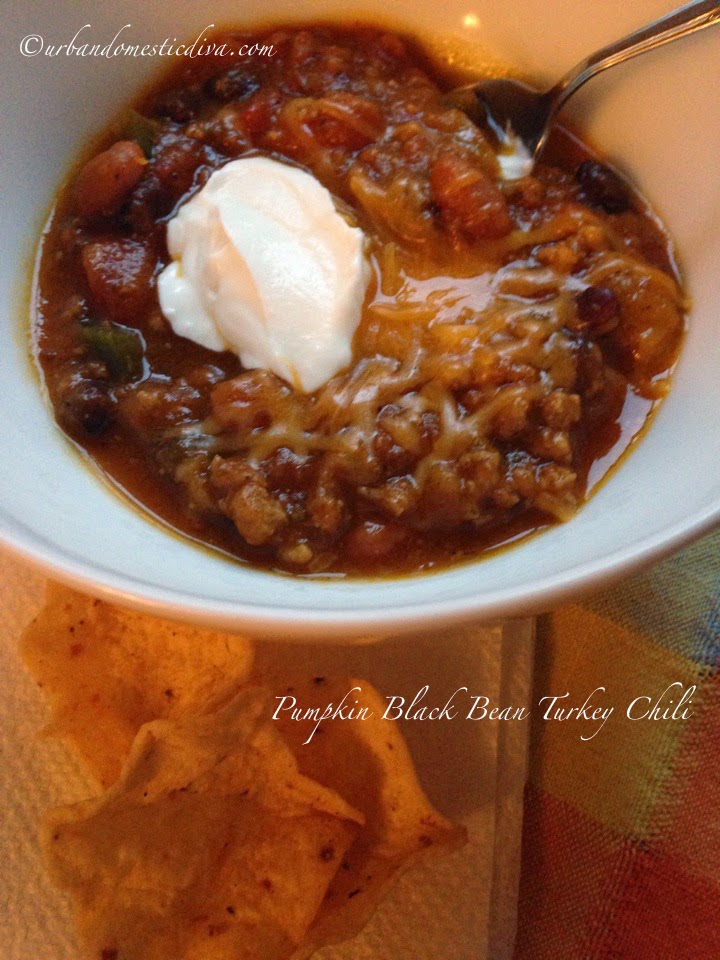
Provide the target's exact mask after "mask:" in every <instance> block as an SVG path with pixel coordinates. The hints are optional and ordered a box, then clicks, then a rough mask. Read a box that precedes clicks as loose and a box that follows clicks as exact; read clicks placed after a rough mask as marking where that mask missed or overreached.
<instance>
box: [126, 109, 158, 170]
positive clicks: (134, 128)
mask: <svg viewBox="0 0 720 960" xmlns="http://www.w3.org/2000/svg"><path fill="white" fill-rule="evenodd" d="M159 132H160V128H159V126H158V124H157V122H156V121H155V120H151V119H150V117H145V116H143V115H142V113H138V112H137V110H133V109H132V108H131V107H130V108H128V109H127V110H126V111H125V113H124V115H123V122H122V136H123V137H124V138H125V139H126V140H134V141H135V142H136V143H137V144H138V146H139V147H140V149H141V150H142V152H143V153H144V154H145V156H146V157H147V158H148V159H149V158H150V157H151V156H152V152H153V147H154V146H155V141H156V140H157V138H158V134H159Z"/></svg>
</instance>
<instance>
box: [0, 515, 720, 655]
mask: <svg viewBox="0 0 720 960" xmlns="http://www.w3.org/2000/svg"><path fill="white" fill-rule="evenodd" d="M18 526H19V525H18ZM716 527H717V528H720V502H718V503H716V504H712V505H710V506H709V507H707V508H706V509H704V510H701V511H698V512H697V513H696V514H694V515H693V516H692V517H691V518H690V519H689V520H685V521H682V522H678V523H676V524H674V525H673V526H671V527H669V528H666V529H663V530H661V531H660V532H658V533H656V534H654V535H651V536H648V537H645V538H643V539H641V540H639V541H638V542H637V543H635V544H634V545H633V546H632V547H631V548H630V549H619V550H615V551H614V552H613V553H611V554H609V555H607V554H605V555H602V556H601V557H599V558H597V559H593V560H589V561H587V562H585V563H583V564H580V565H578V566H577V567H576V568H575V569H574V571H573V573H572V575H570V576H567V575H552V576H547V577H541V578H540V579H539V580H537V581H536V582H534V583H533V584H529V585H526V586H524V587H520V588H504V589H499V590H494V591H493V592H491V593H488V594H482V593H481V594H479V595H477V597H475V596H474V595H473V594H469V595H465V596H461V597H452V598H446V599H442V598H441V599H436V600H432V601H427V602H421V603H412V604H410V603H390V604H389V605H387V606H385V605H383V606H379V605H374V606H373V608H372V609H369V608H368V607H367V606H362V607H359V608H357V609H344V610H342V609H341V610H337V609H330V608H327V607H325V608H324V607H322V606H321V605H319V606H317V607H314V608H313V609H312V611H310V610H308V609H307V608H303V607H295V606H289V607H278V606H274V605H272V604H267V605H265V604H262V603H260V604H257V603H243V602H242V601H232V602H231V601H223V600H208V599H204V598H203V597H202V596H200V595H197V594H184V593H182V592H180V591H177V590H172V589H169V588H166V587H159V586H152V587H149V586H148V585H147V584H146V583H144V582H143V581H141V580H134V579H133V578H132V577H130V576H125V575H122V574H119V573H117V572H115V571H111V570H109V569H108V568H106V567H105V568H103V567H99V566H96V565H95V564H91V563H85V562H82V561H80V560H78V559H77V558H76V557H74V556H71V555H70V554H68V553H67V552H65V551H64V550H63V549H62V548H58V547H56V546H55V545H54V544H50V543H47V544H42V545H41V544H38V543H37V542H36V537H35V535H34V534H33V533H32V532H29V534H30V535H29V536H27V533H26V531H25V530H24V529H23V528H22V526H19V530H18V529H16V530H15V531H9V530H7V529H5V528H3V526H2V516H0V541H2V542H3V544H4V545H5V546H6V547H7V548H8V549H9V550H10V552H11V553H13V554H15V555H16V556H17V557H19V558H21V559H22V560H24V561H26V562H28V563H30V564H31V565H33V566H35V567H39V568H40V569H41V570H42V571H43V572H44V573H45V574H46V575H47V576H48V577H51V578H53V579H56V580H58V581H60V582H61V583H64V584H66V585H67V586H70V587H74V588H76V589H78V590H82V591H84V592H86V593H90V594H92V595H94V596H98V597H100V598H101V599H104V600H107V601H109V602H111V603H117V604H120V605H121V606H127V607H131V608H133V609H136V610H140V611H141V612H143V613H148V614H151V615H154V616H159V617H166V618H168V619H171V620H182V621H184V622H187V623H194V624H196V625H202V626H205V627H208V628H214V629H218V630H227V631H230V632H248V633H251V634H253V635H254V636H258V637H267V638H273V639H284V640H291V641H292V640H297V641H304V642H307V641H308V640H315V641H318V642H323V643H332V642H342V641H347V640H355V641H357V642H361V641H364V642H369V641H374V640H378V639H385V638H387V637H389V636H393V635H398V634H404V633H411V632H413V631H415V632H417V631H419V630H423V631H424V630H427V629H428V628H435V627H438V626H441V625H451V624H460V623H463V622H467V621H476V622H489V621H493V620H499V619H503V618H506V617H522V616H530V615H535V614H538V613H541V612H543V611H545V610H548V609H550V608H551V607H554V606H556V605H557V604H559V603H562V602H563V601H565V600H567V599H568V598H569V597H571V596H572V597H573V598H575V599H577V598H580V597H581V596H583V595H586V594H588V593H592V592H596V591H598V590H599V589H601V588H603V587H608V586H610V585H611V584H612V583H614V582H616V581H618V580H619V579H620V578H621V577H623V576H626V575H629V574H631V573H633V572H635V571H636V570H638V569H640V568H642V567H644V566H647V565H649V564H651V563H653V562H656V561H658V560H661V559H663V558H664V557H666V556H668V555H669V554H671V553H674V552H676V551H677V550H680V549H681V548H682V547H684V546H686V545H688V544H689V543H691V542H692V541H693V540H695V539H697V538H699V537H701V536H702V535H703V534H706V533H710V532H711V531H712V530H713V529H715V528H716ZM539 536H542V533H541V534H539ZM491 556H492V555H491V554H490V555H488V556H487V557H484V558H483V557H480V558H479V559H478V560H476V561H471V562H470V563H468V564H467V566H468V567H473V566H475V567H480V565H481V564H482V563H483V562H487V560H488V559H491ZM434 575H436V574H433V573H431V572H430V573H427V574H420V575H419V578H423V577H426V576H427V577H432V576H434ZM365 582H370V583H372V581H365ZM392 582H393V580H392V578H378V581H377V583H378V586H380V588H382V585H383V584H388V585H389V584H391V583H392ZM331 583H332V582H331V581H328V586H330V588H331ZM318 600H320V597H318Z"/></svg>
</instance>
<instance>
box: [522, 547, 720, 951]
mask: <svg viewBox="0 0 720 960" xmlns="http://www.w3.org/2000/svg"><path fill="white" fill-rule="evenodd" d="M670 684H679V685H678V686H675V687H672V688H671V689H670V690H669V691H668V692H667V693H666V695H665V697H664V698H663V701H662V703H661V705H660V708H659V709H658V711H657V712H658V713H660V714H662V713H663V711H664V710H665V709H667V708H668V707H669V712H670V714H671V712H672V705H670V699H673V700H674V704H675V706H677V705H678V701H679V700H680V697H681V695H682V692H683V691H684V690H689V689H690V688H692V687H693V686H694V687H695V690H694V691H693V692H692V697H691V699H692V702H691V703H690V704H689V705H688V703H687V701H686V703H685V706H683V707H682V708H681V710H680V711H679V713H680V714H682V713H685V712H686V719H672V718H668V717H666V718H664V719H662V718H661V719H642V720H633V719H629V718H628V717H627V715H626V711H627V708H628V706H629V705H630V704H631V703H632V702H633V701H634V700H635V699H636V698H638V697H642V696H645V697H651V698H652V699H651V700H638V701H637V702H636V703H635V705H634V706H633V708H632V709H631V711H630V714H631V716H640V715H642V714H644V713H646V712H647V711H648V710H650V709H651V708H652V706H654V705H655V702H656V700H657V699H658V697H660V695H661V694H662V693H663V692H664V691H667V690H668V688H669V687H670ZM599 687H604V688H605V690H604V691H601V690H597V688H599ZM593 691H595V692H594V694H593V696H592V698H591V707H592V706H599V707H605V708H607V707H610V706H612V707H613V708H614V709H613V712H612V715H610V716H609V718H608V719H607V721H606V722H605V723H604V724H602V726H601V723H602V718H601V716H600V715H599V714H598V717H599V719H598V720H596V721H593V720H585V719H573V718H572V717H571V718H570V719H563V720H559V719H555V718H553V716H552V712H551V718H549V719H545V718H544V713H545V710H546V708H547V707H548V706H553V705H552V704H551V702H550V701H548V700H544V701H543V702H542V703H541V704H540V706H539V707H538V706H537V704H538V701H539V700H540V698H541V697H546V696H561V695H563V694H565V693H566V692H568V693H569V696H568V697H567V698H564V699H563V700H562V701H561V700H558V701H557V704H556V705H555V706H557V707H561V706H563V705H565V706H580V705H581V704H583V703H584V701H585V699H586V697H587V695H589V694H591V693H593ZM534 702H535V707H534V716H533V727H532V741H531V742H532V749H531V772H530V782H529V785H528V787H527V792H526V800H525V824H524V832H523V861H522V863H523V866H522V879H521V889H520V904H519V932H518V939H517V944H516V950H515V960H720V532H718V533H715V534H713V535H711V536H710V537H707V538H705V539H704V540H702V541H700V542H699V543H697V544H696V545H695V546H693V547H692V548H690V549H689V550H687V551H685V552H684V553H682V554H680V555H678V556H676V557H674V558H672V559H670V560H667V561H665V562H664V563H662V564H660V565H658V566H657V567H655V568H654V569H652V570H650V571H648V572H646V573H643V574H641V575H640V576H637V577H634V578H631V579H628V580H626V581H625V582H624V583H622V584H621V585H620V586H619V587H617V588H615V589H613V590H611V591H608V592H605V593H602V594H600V595H597V596H595V597H593V598H592V599H590V600H588V601H587V602H585V603H583V604H582V605H578V606H564V607H560V608H558V609H557V610H555V611H554V612H552V613H551V614H549V615H548V616H546V617H543V618H541V620H540V623H539V630H538V650H537V680H536V691H535V697H534ZM590 712H591V711H590ZM594 731H597V732H596V733H595V735H594V736H591V735H592V734H593V732H594ZM581 736H585V737H586V739H585V740H583V739H581Z"/></svg>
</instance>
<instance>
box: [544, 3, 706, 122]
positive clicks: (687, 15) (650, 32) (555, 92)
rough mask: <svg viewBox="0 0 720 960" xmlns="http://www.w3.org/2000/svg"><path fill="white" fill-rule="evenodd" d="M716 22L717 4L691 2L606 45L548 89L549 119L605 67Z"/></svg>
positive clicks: (605, 68)
mask: <svg viewBox="0 0 720 960" xmlns="http://www.w3.org/2000/svg"><path fill="white" fill-rule="evenodd" d="M718 22H720V2H718V0H693V2H692V3H686V4H685V5H684V6H682V7H679V8H678V9H677V10H673V11H672V12H671V13H668V14H666V15H665V16H664V17H660V19H659V20H654V21H653V22H652V23H650V24H648V25H647V26H646V27H642V28H641V29H640V30H636V31H635V32H634V33H630V34H628V36H626V37H623V38H622V40H618V41H616V42H615V43H611V44H609V45H608V46H607V47H603V48H602V49H601V50H598V51H596V52H595V53H593V54H591V55H590V56H589V57H587V58H586V59H585V60H583V61H582V62H581V63H579V64H577V66H575V67H573V69H572V70H570V71H568V73H566V74H565V76H564V77H563V78H562V79H561V80H560V81H559V82H558V83H557V84H556V85H555V86H554V87H553V88H552V90H551V91H549V93H550V94H551V95H552V99H553V110H552V113H553V115H554V114H555V113H557V111H558V110H559V109H560V107H561V106H562V105H563V103H565V101H566V100H567V98H568V97H569V96H570V95H571V94H573V93H574V92H575V91H576V90H577V89H578V88H579V87H581V86H582V85H583V84H584V83H586V82H587V81H588V80H589V79H590V78H591V77H594V76H596V75H597V74H598V73H601V72H602V71H603V70H607V69H608V67H614V66H615V65H616V64H618V63H623V62H624V61H625V60H629V59H630V58H631V57H636V56H638V54H641V53H647V51H648V50H655V49H656V48H657V47H660V46H662V45H663V44H665V43H669V42H670V41H671V40H677V39H679V38H680V37H685V36H688V35H689V34H691V33H695V31H696V30H703V29H704V28H705V27H710V26H712V25H713V24H715V23H718Z"/></svg>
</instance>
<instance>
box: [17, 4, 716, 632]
mask: <svg viewBox="0 0 720 960" xmlns="http://www.w3.org/2000/svg"><path fill="white" fill-rule="evenodd" d="M387 7H388V4H387V3H386V2H385V0H367V2H365V3H364V4H363V5H362V6H361V7H357V6H354V5H352V6H351V5H350V4H349V3H342V2H341V0H335V2H330V0H325V2H323V0H304V3H303V5H302V16H303V18H305V19H307V20H311V19H313V18H323V17H328V16H332V17H334V18H335V19H337V18H341V17H345V18H348V17H350V16H353V15H358V14H360V15H363V18H364V19H371V20H373V19H375V20H377V19H378V18H384V16H385V11H386V8H387ZM667 9H668V6H667V3H666V2H665V0H640V2H636V3H633V4H628V3H625V2H621V0H584V2H583V3H582V4H577V3H576V2H575V0H505V2H504V3H502V4H499V3H497V2H496V0H445V2H444V3H443V4H437V3H433V2H431V0H396V2H395V3H394V4H393V5H392V13H393V17H394V18H395V19H394V22H392V21H391V22H390V25H396V26H398V27H399V28H401V29H405V30H408V31H409V32H415V33H418V34H419V35H420V36H422V35H423V34H424V35H426V36H428V35H429V36H432V37H433V38H434V41H435V43H436V44H437V45H438V46H439V47H440V48H441V49H445V50H447V51H454V52H455V53H457V51H458V50H460V51H461V52H462V51H464V53H462V56H463V59H464V60H465V61H466V62H470V61H471V60H472V59H473V57H477V58H478V59H479V60H482V59H483V58H484V52H485V51H487V50H489V51H491V52H492V53H494V54H496V55H497V56H499V57H500V58H502V59H504V60H507V61H510V62H514V63H516V64H519V65H521V66H522V68H523V70H525V71H526V72H528V73H529V74H531V75H535V76H536V77H537V78H538V79H541V80H542V79H547V80H550V79H553V78H555V77H557V76H558V75H559V74H560V73H562V72H563V71H564V70H565V69H566V68H568V67H569V66H571V65H572V64H573V63H574V62H575V61H577V60H579V59H580V58H581V57H582V56H584V55H585V54H586V53H588V52H589V51H590V50H592V49H594V48H595V47H598V46H600V45H601V44H603V43H605V42H608V41H610V40H614V39H616V38H617V37H618V36H620V35H622V34H623V33H625V32H628V31H629V30H631V29H633V28H635V27H636V26H639V25H640V24H642V23H643V22H646V21H649V20H651V19H653V18H654V17H656V16H658V15H660V14H662V13H664V12H666V10H667ZM297 10H298V7H297V3H296V2H294V0H274V2H273V4H272V8H270V6H269V5H268V4H267V2H265V0H244V2H243V3H241V4H238V2H237V0H230V2H228V0H218V2H216V3H214V4H202V5H198V4H195V3H192V2H190V0H184V2H176V3H173V4H147V3H145V2H140V0H126V2H124V3H123V4H122V5H121V6H120V5H118V4H113V3H95V2H93V3H89V2H84V0H73V2H70V0H64V2H57V3H52V4H50V3H45V2H40V0H35V2H28V3H25V4H13V5H11V7H10V9H8V10H6V11H5V22H4V24H3V27H4V46H5V49H4V55H3V57H2V61H1V62H0V72H1V76H2V81H1V83H0V90H1V91H2V93H1V96H2V100H3V104H2V116H3V123H4V134H3V141H4V142H3V151H2V157H1V163H2V173H1V178H0V182H2V184H3V204H4V210H3V218H2V224H3V240H4V256H3V257H2V261H1V263H0V272H1V278H2V284H1V285H2V296H3V316H4V319H5V322H4V323H3V324H2V327H1V328H0V363H1V364H2V366H1V373H0V403H1V404H2V412H3V416H2V419H1V420H0V450H2V451H3V465H2V470H1V471H0V529H1V530H2V536H3V538H4V540H5V541H6V543H8V544H9V545H10V546H11V547H13V548H14V549H16V550H17V551H18V552H19V553H21V554H23V555H25V556H27V557H30V558H32V559H34V560H35V561H37V562H39V563H40V564H42V565H43V566H44V567H45V568H47V570H48V572H50V573H51V574H52V575H53V576H55V577H57V578H59V579H63V580H65V581H68V582H71V583H74V584H76V585H78V586H80V587H82V588H84V589H86V590H89V591H94V592H96V593H98V594H101V595H103V596H106V597H109V598H111V599H113V600H116V601H119V602H123V603H128V604H132V605H134V606H137V607H141V608H143V609H146V610H150V611H153V612H156V613H161V614H164V615H167V616H175V617H178V618H183V619H187V620H193V621H198V622H203V623H207V624H215V625H217V626H218V627H223V628H227V629H243V630H249V631H252V632H255V633H256V634H274V635H276V636H277V635H279V636H284V637H286V638H288V639H289V638H295V637H305V638H310V637H314V638H317V639H336V640H337V639H341V638H346V639H351V638H357V637H362V636H369V635H374V636H377V635H385V634H389V633H397V632H400V631H404V630H411V629H416V628H417V627H418V626H431V625H434V624H437V623H439V622H445V623H448V622H452V621H459V620H462V619H465V618H469V617H478V618H494V617H498V616H508V615H518V614H522V613H527V612H530V611H533V610H538V609H541V608H547V607H549V606H551V605H552V604H554V603H556V602H558V601H559V600H560V599H564V598H566V597H568V596H569V595H570V594H573V593H576V592H579V591H581V590H589V589H593V588H597V587H599V586H601V585H603V584H605V583H607V582H609V581H610V580H611V579H612V578H617V577H619V576H621V575H623V574H625V573H627V572H628V571H630V570H631V569H633V568H635V567H637V566H638V565H639V564H642V563H645V562H649V561H650V560H653V559H655V558H658V557H660V556H662V555H664V554H666V553H668V552H669V551H671V550H673V549H676V548H677V547H679V546H681V545H682V544H684V543H686V542H687V541H688V540H689V539H690V538H692V537H694V536H697V535H698V534H700V533H701V532H703V531H705V530H707V529H709V528H710V527H711V526H712V525H713V523H715V522H717V521H718V519H719V518H720V468H719V466H718V465H719V464H720V431H719V430H718V429H717V419H718V412H717V398H718V395H719V387H718V372H719V371H720V271H719V270H718V267H717V264H718V262H719V261H720V179H719V178H718V176H717V158H718V156H720V112H718V111H717V110H716V109H714V107H713V105H714V103H715V98H716V93H717V86H718V80H719V79H720V77H718V64H719V63H720V30H718V29H717V28H715V29H710V30H708V31H705V32H703V33H701V34H700V35H698V36H696V37H693V38H690V39H688V40H683V41H680V42H679V43H676V44H673V45H670V46H668V47H665V48H664V49H663V50H661V51H659V52H657V53H654V54H651V55H649V56H647V57H642V58H640V59H638V60H635V61H634V62H633V63H631V64H628V65H626V66H623V67H621V68H619V69H617V70H614V71H611V72H610V73H607V74H604V75H603V76H602V77H600V78H598V79H596V80H594V81H593V82H592V83H591V84H590V85H589V86H588V87H586V88H585V90H584V91H582V92H581V93H580V94H579V95H578V97H577V98H576V100H575V101H574V103H572V105H571V107H570V108H569V110H570V113H571V114H574V115H575V117H582V125H583V127H584V128H585V130H586V131H587V132H588V133H589V135H590V136H591V138H592V140H593V141H594V142H595V143H596V144H598V145H600V146H601V147H602V149H603V150H604V152H605V153H606V154H607V155H608V156H610V157H611V158H612V160H613V161H614V162H616V163H618V164H619V165H620V166H621V167H622V168H624V169H625V170H626V171H627V172H628V173H629V174H630V175H631V176H632V177H633V178H634V179H635V180H636V181H637V182H638V183H639V184H641V185H642V188H643V190H644V192H645V193H646V194H647V196H648V197H649V198H650V199H651V201H652V202H653V204H654V205H655V207H656V208H657V209H658V210H659V211H660V213H661V214H662V216H663V217H664V219H665V222H666V223H667V225H668V226H669V227H670V229H671V231H672V233H673V234H674V236H675V238H676V240H677V243H678V248H679V251H680V255H681V260H682V263H683V265H684V268H685V273H686V279H687V284H688V287H689V290H690V292H691V294H692V296H693V299H694V306H693V309H692V313H691V316H690V320H689V333H688V337H687V342H686V344H685V346H684V349H683V353H682V357H681V360H680V363H679V366H678V368H677V372H676V375H675V385H674V388H673V391H672V393H671V395H670V397H669V399H668V400H667V401H666V403H665V404H664V406H663V407H662V409H661V410H660V413H659V415H658V416H657V418H656V421H655V423H654V424H653V426H652V428H651V430H650V431H649V433H648V435H647V436H646V437H645V438H644V439H643V440H642V442H641V443H640V444H639V445H638V448H637V449H636V450H635V451H634V452H633V454H632V455H631V456H630V457H629V459H627V461H626V462H625V463H624V464H623V465H622V467H621V468H620V469H619V470H617V472H616V473H615V474H614V475H613V476H612V477H611V479H610V480H609V481H608V482H607V483H606V484H605V485H604V486H603V487H602V489H601V490H600V491H599V492H598V493H597V494H596V495H595V496H594V497H593V498H592V500H591V501H590V502H589V503H588V504H587V506H585V508H584V509H583V510H582V511H581V513H580V514H579V516H578V517H577V518H576V519H574V520H573V521H571V522H570V523H568V524H566V525H563V526H557V527H555V528H553V529H551V530H549V531H548V532H546V533H543V534H542V535H540V536H537V537H535V538H532V539H530V540H529V541H528V542H526V543H524V544H523V545H521V546H519V547H517V548H515V549H511V550H506V551H504V552H501V553H499V554H497V555H496V556H491V557H489V558H487V559H484V560H482V561H480V562H476V563H472V564H468V565H465V566H462V567H458V568H455V569H451V570H448V571H446V572H443V573H436V574H432V575H425V576H419V577H409V578H404V579H395V580H392V579H388V580H377V581H374V582H367V581H365V582H362V581H355V582H353V581H342V580H335V581H320V580H308V579H300V578H291V577H281V576H275V575H272V574H267V573H264V572H261V571H257V570H252V569H249V568H248V567H246V566H243V565H240V564H236V563H231V562H229V561H227V560H225V559H223V558H221V557H218V556H215V555H213V554H211V553H210V552H208V551H205V550H202V549H199V548H196V547H194V546H192V545H190V544H188V543H187V542H186V541H184V540H182V539H180V538H178V537H176V536H173V535H170V534H168V533H167V532H166V531H165V530H164V529H162V528H160V527H159V526H158V525H156V524H153V523H151V522H149V521H148V520H147V519H146V518H145V517H143V516H142V514H141V513H140V512H137V511H135V510H133V509H130V508H129V507H128V505H127V504H126V503H124V502H123V501H122V500H121V499H120V498H119V497H118V496H117V495H116V494H115V493H114V492H112V491H111V490H110V489H109V487H108V485H107V484H105V483H104V482H102V481H101V480H99V479H98V478H97V476H96V475H94V473H93V471H92V470H91V469H89V468H88V465H87V464H85V463H83V462H82V459H81V458H80V457H79V455H78V454H77V452H75V450H74V449H72V447H71V446H70V444H69V443H68V442H67V441H66V440H65V438H64V437H63V436H62V435H61V434H60V432H59V431H58V429H57V428H56V427H55V425H54V422H53V420H52V417H51V415H50V413H49V412H48V409H47V407H46V405H45V404H44V401H43V399H42V397H41V394H40V390H39V384H38V380H37V377H36V375H35V373H34V372H33V368H32V364H31V361H30V359H29V356H28V337H27V286H28V272H29V269H30V264H31V263H32V257H33V251H34V246H35V244H36V242H37V237H38V233H39V230H40V228H41V225H42V222H43V218H44V216H45V215H46V212H47V209H48V206H49V204H50V202H51V200H52V197H53V194H54V192H55V191H56V189H57V187H58V184H59V182H60V180H61V179H62V176H63V172H64V171H65V170H66V169H67V167H68V165H69V163H70V162H71V160H72V159H73V157H74V156H75V155H76V152H77V151H78V149H79V147H80V146H81V145H82V144H83V143H84V142H85V141H86V139H87V138H88V137H89V136H90V135H91V134H92V133H93V131H95V130H98V129H100V128H102V127H103V126H104V124H105V123H106V121H107V118H108V116H109V114H110V113H111V112H112V111H114V110H115V109H117V108H118V107H119V106H121V105H122V103H124V102H125V101H126V100H127V99H128V98H129V97H130V96H131V95H132V93H133V92H134V91H135V90H137V89H138V88H139V87H140V86H141V85H142V83H143V82H144V81H145V80H146V79H147V78H148V76H150V75H151V74H152V72H153V71H154V70H156V69H157V68H158V66H162V64H158V61H157V58H155V59H153V58H146V59H141V58H132V57H124V58H122V57H121V58H116V59H103V58H98V57H85V58H83V57H79V56H68V55H67V54H65V53H62V52H61V53H60V54H59V55H56V56H54V57H51V56H47V55H46V54H45V53H44V52H42V53H39V54H37V55H36V56H34V57H28V56H23V55H22V54H21V52H20V44H21V41H22V40H23V38H25V37H27V36H29V35H36V36H37V37H41V38H42V40H43V42H44V44H45V46H46V48H47V45H48V44H62V43H68V42H69V41H70V40H72V38H73V37H74V35H75V34H76V32H77V31H78V29H79V28H81V27H83V25H84V24H89V26H88V27H87V28H86V29H85V31H84V34H83V36H82V38H81V39H80V40H78V41H76V43H78V42H82V40H87V41H88V42H91V43H102V44H103V45H104V44H106V43H109V42H110V41H111V40H112V39H113V37H114V36H115V34H116V33H117V31H118V30H119V29H120V28H122V27H123V26H124V25H125V24H129V25H130V26H129V27H127V28H126V29H125V31H124V34H123V38H127V39H128V40H132V41H133V42H139V43H152V42H157V41H160V40H162V39H163V38H164V37H171V38H172V37H178V38H184V37H190V36H194V35H195V34H196V33H197V32H199V31H201V30H202V28H204V27H205V26H206V25H207V24H209V23H215V24H218V25H223V24H236V25H243V26H244V25H249V26H251V25H253V24H254V23H257V22H265V23H267V22H268V21H271V22H276V23H278V22H282V21H283V20H284V19H285V20H288V21H290V20H293V19H296V18H297V16H298V14H297ZM270 14H271V15H270ZM33 43H34V44H35V48H37V47H38V46H39V41H37V40H36V41H26V44H27V46H26V51H27V50H29V49H32V48H33Z"/></svg>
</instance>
